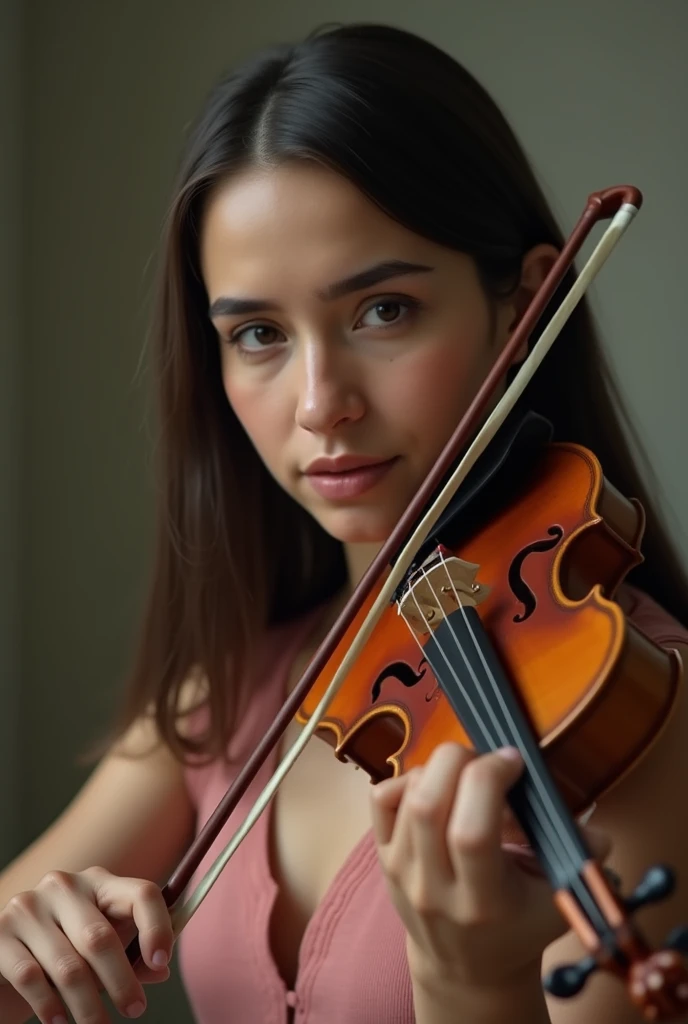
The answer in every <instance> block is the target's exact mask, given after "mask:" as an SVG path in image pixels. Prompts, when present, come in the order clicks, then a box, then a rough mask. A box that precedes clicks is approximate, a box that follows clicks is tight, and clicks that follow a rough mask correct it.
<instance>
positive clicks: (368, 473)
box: [304, 455, 398, 501]
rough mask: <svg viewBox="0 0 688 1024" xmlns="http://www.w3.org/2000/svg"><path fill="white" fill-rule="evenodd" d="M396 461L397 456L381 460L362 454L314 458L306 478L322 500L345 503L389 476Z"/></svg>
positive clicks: (306, 472) (307, 470)
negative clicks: (344, 501) (343, 501)
mask: <svg viewBox="0 0 688 1024" xmlns="http://www.w3.org/2000/svg"><path fill="white" fill-rule="evenodd" d="M397 461H398V457H397V456H394V458H391V459H380V458H379V457H377V458H376V457H374V456H363V455H340V456H337V457H336V458H330V459H314V461H313V462H311V463H310V464H309V466H308V467H307V469H306V470H305V473H304V476H305V477H306V479H307V480H308V482H309V484H310V486H311V487H312V488H313V490H314V491H315V492H316V494H319V495H320V497H322V498H327V499H329V500H331V501H342V500H347V499H351V498H358V497H360V495H362V494H365V493H366V492H367V491H370V490H371V489H372V488H373V487H375V486H376V485H377V484H378V483H380V481H381V480H383V479H384V478H385V477H386V476H387V474H388V473H389V472H390V470H391V469H392V467H393V466H394V465H395V464H396V462H397Z"/></svg>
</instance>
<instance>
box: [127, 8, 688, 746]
mask: <svg viewBox="0 0 688 1024" xmlns="http://www.w3.org/2000/svg"><path fill="white" fill-rule="evenodd" d="M302 159H307V160H315V161H319V162H320V163H322V164H324V165H326V166H328V167H330V168H332V169H334V170H336V171H337V172H338V173H340V174H342V175H344V176H345V177H346V178H347V179H349V180H350V181H351V182H352V183H354V184H355V185H356V186H357V187H358V188H360V189H361V190H362V192H363V193H365V194H366V195H367V196H368V197H369V198H370V199H371V200H372V201H373V202H374V203H376V204H377V205H378V206H379V207H380V208H381V209H382V210H383V211H385V212H386V213H387V214H388V215H389V216H390V217H392V218H394V219H395V220H397V221H398V222H400V223H402V224H403V225H404V226H406V227H407V228H409V229H410V230H412V231H414V232H416V233H418V234H420V235H422V236H424V237H427V238H429V239H432V240H433V241H434V242H436V243H439V244H440V245H444V246H447V247H449V248H451V249H454V250H458V251H461V252H463V253H466V254H468V255H470V256H471V257H472V258H473V259H474V260H475V261H476V265H477V267H478V269H479V271H480V274H481V278H482V281H483V282H484V284H485V287H486V289H487V290H488V292H490V293H493V294H494V293H497V292H498V291H499V290H500V289H503V288H504V287H505V285H506V286H507V287H508V286H509V285H510V284H513V283H514V282H516V281H517V280H518V278H519V273H520V267H521V260H522V258H523V256H524V254H525V253H526V252H527V251H528V249H530V248H532V247H533V246H535V245H537V244H539V243H543V242H545V243H553V244H554V245H556V246H561V245H562V244H563V237H562V233H561V232H560V230H559V228H558V227H557V224H556V222H555V220H554V218H553V216H552V214H551V212H550V210H549V208H548V205H547V202H546V200H545V198H544V196H543V193H542V191H541V189H540V187H539V185H538V182H537V180H536V177H535V175H534V173H533V171H532V169H531V167H530V165H529V162H528V160H527V158H526V156H525V155H524V153H523V151H522V149H521V146H520V145H519V143H518V141H517V140H516V138H515V136H514V134H513V132H512V130H511V128H510V127H509V125H508V123H507V121H506V120H505V118H504V116H503V115H502V113H501V111H500V110H499V108H498V107H497V105H496V104H495V103H494V101H493V100H492V99H491V98H490V96H489V95H488V94H487V92H486V91H485V90H484V89H483V87H482V86H481V85H480V84H479V83H478V82H477V81H476V80H475V78H474V77H473V76H472V75H471V74H469V73H468V71H466V70H465V69H464V68H463V67H462V66H461V65H460V64H459V63H457V61H456V60H454V59H453V58H452V57H450V56H449V55H448V54H446V53H444V52H443V51H442V50H440V49H438V48H437V47H436V46H434V45H433V44H432V43H430V42H428V41H425V40H424V39H422V38H419V37H418V36H415V35H413V34H411V33H409V32H406V31H403V30H400V29H396V28H391V27H386V26H381V25H367V24H363V25H361V24H351V25H343V26H337V27H334V28H329V27H328V28H327V29H325V30H323V31H318V32H316V33H314V34H312V35H310V36H309V37H308V38H307V39H305V40H304V41H302V42H299V43H296V44H294V45H281V46H276V47H273V48H270V49H268V50H266V51H264V52H261V53H259V54H258V55H257V56H254V57H253V58H251V59H250V60H248V61H247V62H246V63H244V64H243V65H242V66H241V67H240V68H239V69H238V70H236V71H234V72H233V73H232V74H231V75H230V76H229V77H227V78H226V80H224V81H223V82H221V83H220V84H219V85H218V86H217V87H216V88H215V89H214V91H213V92H212V94H211V95H210V97H209V99H208V102H207V104H206V107H205V109H204V111H203V112H202V114H201V116H200V118H199V120H198V123H197V124H196V126H195V128H194V130H193V132H192V134H191V137H190V140H189V142H188V146H187V150H186V154H185V157H184V159H183V162H182V166H181V169H180V172H179V180H178V184H177V186H176V191H175V196H174V199H173V203H172V206H171V209H170V211H169V215H168V219H167V223H166V228H165V237H164V243H163V249H162V261H161V267H160V274H159V285H158V295H157V305H156V308H155V311H154V321H153V326H152V337H153V342H154V346H155V373H156V382H157V390H158V405H159V409H158V413H159V418H160V439H159V442H158V456H159V474H160V486H159V491H160V498H159V507H158V509H157V540H156V550H155V555H154V565H153V571H152V583H151V587H150V593H149V597H148V605H147V611H146V614H145V616H144V620H143V623H142V629H141V637H140V641H139V648H138V654H137V657H136V661H135V665H134V668H133V672H132V675H131V679H130V681H129V687H128V696H127V698H126V701H125V705H124V707H123V712H122V717H121V721H120V722H119V724H118V735H121V734H122V732H123V731H124V730H125V729H126V728H127V727H128V726H129V725H130V724H131V723H133V722H134V721H135V720H136V719H137V718H138V717H139V716H142V715H144V713H146V712H147V710H148V709H151V708H152V709H154V714H155V720H156V725H157V729H158V732H159V735H160V736H161V738H162V739H163V741H164V742H165V743H167V744H168V745H169V746H170V748H171V749H172V750H173V751H174V752H175V754H176V755H177V756H179V757H180V758H184V757H186V756H187V755H189V754H190V753H192V752H196V753H198V752H201V753H204V754H207V755H208V756H217V755H222V754H223V753H224V752H225V751H226V746H227V740H228V737H229V736H230V735H231V733H232V731H233V729H234V728H235V725H236V722H237V717H238V715H239V714H240V708H241V700H242V695H241V693H240V686H239V681H240V680H241V679H242V677H243V673H244V672H245V670H246V668H247V667H248V665H249V664H250V660H251V656H252V653H253V651H254V650H255V649H256V645H257V644H258V642H259V638H260V634H261V632H262V631H264V629H265V628H266V627H267V626H268V625H269V624H271V623H272V624H274V623H277V622H280V621H285V620H287V619H289V618H290V617H294V616H297V615H299V614H301V613H303V612H305V611H306V610H308V609H310V608H313V607H315V606H316V605H318V604H319V603H320V602H322V601H324V600H325V599H326V598H327V597H328V596H330V595H331V594H333V593H334V592H336V591H337V590H338V589H339V588H340V587H341V585H342V584H343V582H344V579H345V566H344V559H343V553H342V549H341V545H340V544H339V543H338V542H336V541H335V540H333V539H332V538H331V537H330V536H328V535H327V534H326V533H325V532H324V531H323V530H322V528H321V527H320V526H319V525H318V524H317V523H316V522H315V521H314V520H313V519H312V518H311V517H310V516H309V515H308V514H307V513H306V512H305V511H304V510H303V509H301V508H300V507H299V506H297V504H296V503H295V502H294V501H293V500H292V499H291V498H290V497H288V496H287V495H286V494H285V493H284V492H283V491H282V490H281V488H280V487H279V486H278V485H277V483H275V481H274V480H273V479H272V477H271V476H270V475H269V474H268V472H267V470H266V469H265V468H264V466H263V465H262V463H261V461H260V459H259V457H258V455H257V454H256V452H255V451H254V449H253V447H252V445H251V443H250V441H249V440H248V438H247V436H246V435H245V433H244V431H243V429H242V428H241V426H240V424H239V422H238V421H237V419H236V417H235V416H234V414H233V412H232V409H231V407H230V405H229V403H228V401H227V398H226V396H225V393H224V391H223V387H222V381H221V372H220V356H219V352H218V344H217V336H216V333H215V331H214V329H213V327H212V324H211V323H210V320H209V318H208V297H207V295H206V292H205V288H204V285H203V281H202V277H201V272H200V267H199V252H198V237H199V230H200V224H201V219H202V214H203V210H204V204H205V202H206V200H207V197H208V196H209V194H210V193H211V191H212V190H213V189H214V188H215V187H216V186H218V185H219V184H220V183H222V182H225V181H226V180H228V179H230V178H231V177H232V176H233V175H235V174H237V173H238V172H240V171H242V170H244V169H246V168H248V167H251V166H255V165H262V166H277V165H279V164H281V163H283V162H285V161H294V160H302ZM602 184H610V183H602ZM584 199H585V197H584V196H581V200H582V201H584ZM572 280H573V272H572V273H571V274H569V275H568V279H567V281H566V282H565V285H564V287H569V286H570V284H571V283H572ZM526 399H527V403H528V405H529V406H530V407H531V408H533V409H535V410H536V411H537V412H540V413H541V414H543V415H544V416H546V417H548V418H549V419H550V420H551V421H552V423H553V424H554V428H555V439H562V440H569V441H575V442H579V443H581V444H583V445H586V446H587V447H589V448H591V449H592V450H593V451H594V452H595V453H596V454H597V456H598V457H599V459H600V461H601V463H602V467H603V471H604V473H605V475H606V477H607V478H608V479H609V480H610V481H611V482H612V483H613V484H614V485H615V486H616V487H617V488H618V489H619V490H620V491H621V492H622V493H624V494H627V495H629V496H635V497H637V498H639V499H640V500H641V502H642V503H643V505H644V507H645V510H646V514H647V529H646V535H645V542H644V552H645V555H646V562H645V563H644V564H643V565H642V566H640V567H639V568H637V569H636V570H634V572H633V574H632V577H631V578H632V581H633V582H635V583H636V584H637V585H638V586H640V587H642V588H643V589H645V590H646V591H647V592H648V593H649V594H651V595H652V596H654V597H655V598H656V599H657V600H658V601H659V602H660V603H661V604H662V605H663V606H664V607H665V608H666V609H667V611H669V612H671V613H673V614H674V615H675V616H677V617H678V618H683V619H685V614H686V609H687V608H688V583H687V582H686V577H685V575H684V574H683V572H682V571H681V568H680V562H679V558H678V555H677V553H676V551H675V550H674V548H673V546H672V544H671V541H670V540H669V538H668V536H667V534H666V531H665V529H664V527H663V525H662V522H661V519H660V516H659V514H658V511H657V509H656V508H655V504H654V501H653V498H652V497H651V493H652V491H654V486H653V487H652V488H649V487H647V486H646V484H645V483H644V482H643V474H641V473H640V471H639V470H638V468H637V466H636V463H635V461H634V458H633V456H632V454H631V447H630V444H629V441H628V440H627V438H628V437H631V439H632V442H633V447H634V448H636V449H638V448H639V446H638V442H637V438H635V437H634V435H633V431H632V424H630V422H629V420H628V417H627V416H626V415H625V413H624V412H623V406H622V403H621V401H620V399H619V395H618V391H617V388H616V386H615V384H614V382H613V380H612V375H611V373H610V370H609V367H608V365H607V361H606V359H605V357H604V355H603V352H602V351H601V348H600V345H599V343H598V340H597V337H596V333H595V329H594V325H593V322H592V319H591V316H590V313H589V310H588V308H587V306H586V303H585V301H583V302H582V303H581V304H580V305H579V306H578V308H577V309H576V311H575V312H574V314H573V315H572V317H571V319H570V320H569V322H568V324H567V325H566V327H565V328H564V331H563V333H562V336H561V337H560V338H559V339H558V340H557V342H556V343H555V345H554V348H553V349H552V351H551V353H550V354H549V355H548V357H547V359H546V360H545V363H544V364H543V366H542V367H541V368H540V370H539V371H538V373H537V374H536V376H535V378H534V380H533V382H532V383H531V385H530V386H529V388H528V392H527V396H526ZM457 419H458V413H457ZM647 473H649V468H648V467H647V466H646V467H645V477H646V479H650V478H649V477H648V476H647ZM193 673H200V674H202V676H203V678H204V679H205V680H206V684H207V693H208V703H209V709H210V714H209V722H210V725H209V729H208V731H207V733H206V734H205V735H204V736H203V737H201V738H199V739H197V740H195V741H191V740H190V739H185V738H184V737H183V736H181V735H180V734H179V731H178V725H179V722H178V700H179V694H180V690H181V688H182V686H183V684H184V682H185V681H186V680H187V679H188V678H189V677H190V676H191V675H192V674H193Z"/></svg>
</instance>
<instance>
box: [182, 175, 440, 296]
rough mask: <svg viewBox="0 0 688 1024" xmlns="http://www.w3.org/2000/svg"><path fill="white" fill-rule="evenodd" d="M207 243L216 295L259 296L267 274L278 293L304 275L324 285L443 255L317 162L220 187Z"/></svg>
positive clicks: (205, 228) (209, 281)
mask: <svg viewBox="0 0 688 1024" xmlns="http://www.w3.org/2000/svg"><path fill="white" fill-rule="evenodd" d="M200 245H201V253H200V255H201V267H202V271H203V276H204V278H205V281H206V286H207V288H208V292H209V294H210V295H211V297H212V295H213V294H214V293H215V292H216V291H217V290H218V289H224V288H230V286H231V287H232V288H233V290H234V291H236V290H237V289H243V288H249V287H250V288H251V290H252V292H255V289H256V287H257V286H259V285H260V284H261V282H264V281H265V280H266V277H267V276H268V275H269V277H270V281H269V283H270V285H271V286H272V287H273V290H274V286H276V285H279V283H280V280H281V281H282V282H283V283H284V284H285V286H287V287H288V285H289V283H290V281H294V280H295V279H297V278H298V279H303V278H304V277H307V278H309V279H310V280H311V281H312V282H313V284H314V286H318V285H325V284H327V283H328V282H329V281H332V280H336V279H337V278H339V277H342V276H344V275H346V274H347V273H350V272H352V270H353V271H356V270H359V269H361V267H363V266H367V265H369V264H371V263H375V262H377V261H378V260H380V261H382V260H389V259H404V258H406V259H413V260H416V261H419V260H420V258H421V257H423V258H425V259H431V258H435V259H436V258H437V252H438V250H439V247H438V246H436V245H434V244H433V243H432V242H429V241H427V240H425V239H423V238H422V237H421V236H419V235H416V234H414V233H413V232H412V231H409V230H408V229H407V228H405V227H404V226H403V225H401V224H399V223H398V222H397V221H395V220H393V219H392V218H391V217H388V216H387V215H386V214H385V213H383V211H382V210H380V209H379V208H378V207H377V206H376V205H375V204H374V203H373V202H371V201H370V200H369V199H368V198H367V197H366V196H365V195H363V193H362V192H360V191H359V190H358V189H357V188H356V187H355V186H354V185H353V184H352V183H351V182H349V181H348V180H347V179H346V178H344V177H343V176H341V175H339V174H337V173H336V172H334V171H332V170H330V169H328V168H325V167H322V166H320V165H319V164H316V163H315V162H314V161H299V162H295V163H292V164H289V165H284V166H281V167H277V168H272V169H256V170H248V171H246V172H244V173H243V174H241V175H239V176H237V177H235V178H233V179H231V180H229V181H227V182H224V183H222V184H221V185H219V186H218V187H217V189H216V190H215V192H214V193H213V195H212V197H211V198H210V200H209V202H208V205H207V207H206V210H205V214H204V218H203V223H202V225H201V238H200ZM261 290H263V291H264V288H263V289H261Z"/></svg>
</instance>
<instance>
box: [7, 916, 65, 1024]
mask: <svg viewBox="0 0 688 1024" xmlns="http://www.w3.org/2000/svg"><path fill="white" fill-rule="evenodd" d="M0 974H1V975H2V977H3V978H5V979H6V980H7V982H9V984H10V985H11V986H12V988H13V989H15V991H16V993H17V1004H18V1005H17V1013H18V1012H19V1008H20V1003H19V1000H20V999H23V1000H25V1002H27V1003H28V1004H29V1006H30V1007H31V1009H32V1010H33V1012H34V1013H35V1015H36V1016H37V1017H38V1019H39V1020H40V1021H41V1024H55V1022H59V1024H67V1009H66V1007H65V1004H64V1003H63V1002H62V1000H61V999H60V996H59V994H58V993H57V991H56V990H55V989H54V988H53V987H52V986H51V984H50V982H49V981H48V979H47V977H46V975H45V972H44V971H43V968H42V967H41V965H40V964H39V963H38V961H37V960H36V958H35V957H34V956H32V954H31V952H30V951H29V950H28V949H27V948H26V946H25V945H24V943H23V942H20V941H19V939H15V938H13V937H9V936H7V937H5V936H3V941H2V945H1V946H0ZM6 1003H7V1000H6V998H5V993H3V1006H5V1009H6V1011H7V1013H8V1015H9V1016H10V1017H11V1015H12V1012H13V1007H12V1006H11V1005H10V1006H7V1005H6Z"/></svg>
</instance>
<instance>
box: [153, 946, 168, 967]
mask: <svg viewBox="0 0 688 1024" xmlns="http://www.w3.org/2000/svg"><path fill="white" fill-rule="evenodd" d="M168 961H169V957H168V956H167V953H166V952H165V950H164V949H156V951H155V953H153V964H154V966H155V967H167V964H168Z"/></svg>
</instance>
